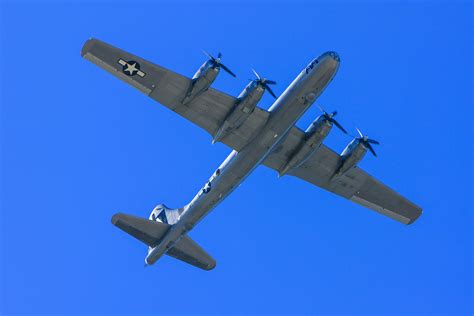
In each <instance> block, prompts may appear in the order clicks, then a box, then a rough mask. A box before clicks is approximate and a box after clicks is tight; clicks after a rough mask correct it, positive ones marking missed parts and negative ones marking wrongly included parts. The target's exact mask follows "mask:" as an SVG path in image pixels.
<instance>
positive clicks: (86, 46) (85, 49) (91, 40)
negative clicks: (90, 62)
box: [81, 37, 97, 57]
mask: <svg viewBox="0 0 474 316" xmlns="http://www.w3.org/2000/svg"><path fill="white" fill-rule="evenodd" d="M96 42H97V40H96V39H95V38H93V37H90V38H89V39H88V40H87V41H86V42H85V43H84V45H82V49H81V57H84V55H85V54H87V52H89V51H90V50H91V48H92V46H94V44H95V43H96Z"/></svg>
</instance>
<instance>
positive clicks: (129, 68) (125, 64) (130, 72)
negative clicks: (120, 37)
mask: <svg viewBox="0 0 474 316" xmlns="http://www.w3.org/2000/svg"><path fill="white" fill-rule="evenodd" d="M118 63H119V64H120V65H121V66H122V72H123V73H124V74H126V75H127V76H130V77H131V76H135V75H138V76H140V77H141V78H143V77H145V73H144V72H143V71H141V70H140V64H139V63H137V62H136V61H134V60H130V61H125V60H123V59H121V58H120V59H119V60H118Z"/></svg>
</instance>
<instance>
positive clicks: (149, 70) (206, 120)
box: [81, 39, 268, 151]
mask: <svg viewBox="0 0 474 316" xmlns="http://www.w3.org/2000/svg"><path fill="white" fill-rule="evenodd" d="M81 55H82V56H83V57H84V58H85V59H87V60H89V61H91V62H92V63H94V64H96V65H97V66H99V67H100V68H102V69H104V70H106V71H108V72H109V73H111V74H113V75H114V76H116V77H118V78H120V79H121V80H123V81H125V82H126V83H128V84H130V85H131V86H133V87H135V88H136V89H138V90H139V91H141V92H142V93H144V94H146V95H148V96H149V97H151V98H152V99H154V100H156V101H158V102H159V103H161V104H163V105H164V106H166V107H167V108H169V109H170V110H172V111H174V112H176V113H178V114H179V115H181V116H183V117H184V118H186V119H188V120H189V121H191V122H193V123H194V124H196V125H197V126H199V127H201V128H203V129H204V130H206V131H207V132H208V133H209V134H211V135H214V134H215V133H216V132H217V130H218V128H219V127H220V125H221V124H222V122H223V121H224V119H225V117H226V116H227V114H228V113H229V111H230V110H231V109H232V107H233V106H234V104H235V101H236V98H234V97H232V96H230V95H228V94H226V93H224V92H221V91H218V90H216V89H213V88H209V89H208V90H207V91H205V92H204V93H202V94H201V95H199V96H197V97H196V98H195V99H194V100H192V101H191V102H189V103H187V104H186V105H183V104H181V101H182V100H183V98H184V96H185V94H186V92H187V89H188V87H189V85H190V84H191V79H190V78H188V77H185V76H183V75H180V74H177V73H175V72H173V71H171V70H168V69H166V68H164V67H161V66H159V65H155V64H153V63H151V62H149V61H146V60H145V59H143V58H140V57H138V56H135V55H132V54H130V53H128V52H125V51H123V50H121V49H119V48H116V47H113V46H111V45H109V44H107V43H105V42H102V41H100V40H97V39H89V40H88V41H87V42H86V43H85V44H84V46H83V47H82V51H81ZM267 118H268V112H267V111H265V110H262V109H260V108H258V107H257V108H255V110H254V111H253V113H252V114H251V115H250V116H249V118H248V119H247V120H246V121H245V123H243V124H242V125H241V126H240V127H239V128H238V129H236V130H234V131H233V132H232V133H230V134H229V135H227V136H226V137H225V138H224V139H223V140H222V142H223V143H224V144H226V145H228V146H230V147H231V148H233V149H235V150H237V151H239V150H240V149H242V147H243V146H244V145H245V144H246V143H247V141H248V140H249V139H250V138H251V137H252V136H253V135H255V132H256V131H257V129H259V128H261V127H262V126H263V125H264V124H265V122H266V120H267Z"/></svg>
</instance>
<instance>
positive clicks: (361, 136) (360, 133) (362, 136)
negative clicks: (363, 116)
mask: <svg viewBox="0 0 474 316" xmlns="http://www.w3.org/2000/svg"><path fill="white" fill-rule="evenodd" d="M356 130H357V132H358V133H359V135H360V138H364V135H363V134H362V132H361V131H360V130H359V129H358V128H357V127H356Z"/></svg>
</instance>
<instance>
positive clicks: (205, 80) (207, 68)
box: [182, 60, 220, 104]
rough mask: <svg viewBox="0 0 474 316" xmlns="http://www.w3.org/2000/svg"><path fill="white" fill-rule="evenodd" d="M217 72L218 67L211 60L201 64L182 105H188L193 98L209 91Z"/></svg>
mask: <svg viewBox="0 0 474 316" xmlns="http://www.w3.org/2000/svg"><path fill="white" fill-rule="evenodd" d="M219 71H220V67H218V66H217V65H216V64H215V63H213V62H212V61H211V60H208V61H206V62H205V63H204V64H202V65H201V67H199V69H198V71H196V73H195V74H194V76H193V78H192V80H191V84H190V85H189V87H188V91H187V92H186V95H185V97H184V99H183V101H182V103H183V104H187V103H189V102H190V101H191V100H193V99H194V98H195V97H197V96H198V95H200V94H201V93H203V92H204V91H206V90H207V89H209V87H210V86H211V85H212V83H213V82H214V81H215V80H216V78H217V75H218V74H219Z"/></svg>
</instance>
